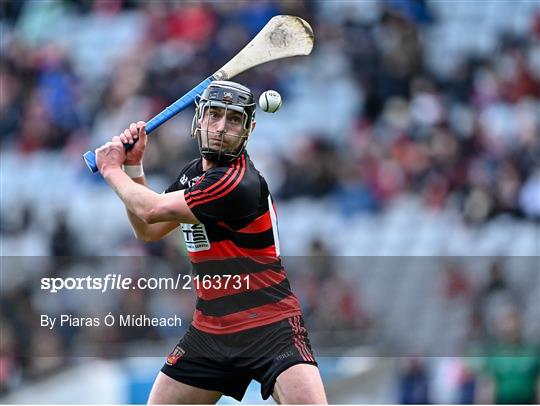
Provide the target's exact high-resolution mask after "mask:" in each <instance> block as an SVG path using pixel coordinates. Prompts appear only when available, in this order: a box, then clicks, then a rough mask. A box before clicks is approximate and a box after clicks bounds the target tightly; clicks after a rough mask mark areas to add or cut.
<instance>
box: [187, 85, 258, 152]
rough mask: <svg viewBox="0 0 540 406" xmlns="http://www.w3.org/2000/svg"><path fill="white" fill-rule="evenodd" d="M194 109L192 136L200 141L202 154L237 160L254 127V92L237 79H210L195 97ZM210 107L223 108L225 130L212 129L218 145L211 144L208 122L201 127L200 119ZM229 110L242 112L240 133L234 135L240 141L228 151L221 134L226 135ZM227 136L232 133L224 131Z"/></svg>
mask: <svg viewBox="0 0 540 406" xmlns="http://www.w3.org/2000/svg"><path fill="white" fill-rule="evenodd" d="M195 104H196V110H195V116H194V117H193V123H192V126H191V136H192V137H197V136H198V142H199V150H200V152H201V155H202V156H203V157H204V158H206V159H208V160H209V161H211V162H216V163H218V162H231V161H233V160H234V159H236V158H237V157H238V156H240V154H242V152H243V151H244V149H245V147H246V144H247V140H248V137H249V135H250V134H251V130H252V127H253V121H254V119H255V103H254V100H253V94H252V93H251V91H250V90H249V89H248V88H247V87H245V86H243V85H241V84H239V83H236V82H229V81H224V80H219V81H214V82H212V83H211V84H210V85H209V86H208V87H207V88H206V89H205V91H204V92H203V93H202V95H201V96H200V97H199V98H197V99H196V100H195ZM211 108H221V109H224V112H223V114H224V117H225V126H224V131H223V132H219V133H215V132H212V134H213V135H215V137H213V138H214V139H215V138H216V137H219V138H220V139H221V144H220V145H219V146H218V147H217V148H216V147H210V139H209V133H211V132H210V131H209V129H208V122H207V125H206V128H201V124H200V122H201V121H202V119H203V117H204V115H205V113H206V111H210V109H211ZM229 110H233V111H237V112H239V113H241V114H242V132H241V133H240V134H239V135H237V136H238V137H240V138H243V141H242V143H241V144H240V145H239V146H238V147H237V148H236V149H235V150H227V149H224V148H223V137H224V136H225V131H226V130H225V128H227V112H228V111H229ZM227 135H228V136H230V135H231V134H227ZM203 136H205V137H206V146H205V145H203V142H202V137H203Z"/></svg>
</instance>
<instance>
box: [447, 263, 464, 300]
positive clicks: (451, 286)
mask: <svg viewBox="0 0 540 406" xmlns="http://www.w3.org/2000/svg"><path fill="white" fill-rule="evenodd" d="M443 278H444V279H443V295H444V297H445V298H446V299H448V300H454V299H460V298H464V299H466V298H468V297H469V295H470V293H471V285H470V282H469V280H468V278H467V275H466V270H465V269H463V268H462V267H461V266H460V265H459V264H457V263H455V262H450V263H448V264H447V266H446V267H445V268H444V276H443Z"/></svg>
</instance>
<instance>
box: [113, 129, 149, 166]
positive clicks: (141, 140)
mask: <svg viewBox="0 0 540 406" xmlns="http://www.w3.org/2000/svg"><path fill="white" fill-rule="evenodd" d="M118 137H119V138H120V141H121V142H122V143H124V144H130V145H133V147H132V148H131V149H129V150H128V151H126V162H124V163H125V164H126V165H139V164H142V161H143V157H144V150H145V148H146V140H147V137H146V123H145V122H144V121H138V122H137V123H131V124H130V125H129V128H126V129H125V130H124V132H122V133H121V134H120V135H119V136H118Z"/></svg>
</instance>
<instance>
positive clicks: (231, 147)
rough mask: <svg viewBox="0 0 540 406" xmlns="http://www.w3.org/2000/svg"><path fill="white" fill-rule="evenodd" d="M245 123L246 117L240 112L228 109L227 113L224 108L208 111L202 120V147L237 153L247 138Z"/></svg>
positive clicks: (214, 108)
mask: <svg viewBox="0 0 540 406" xmlns="http://www.w3.org/2000/svg"><path fill="white" fill-rule="evenodd" d="M244 121H245V116H244V114H242V113H241V112H239V111H235V110H230V109H227V112H226V113H225V109H224V108H222V107H211V108H209V109H206V111H205V113H204V116H203V118H202V119H201V120H200V128H201V142H202V146H203V147H209V148H210V149H216V150H218V149H220V150H222V151H225V150H227V151H235V150H236V149H237V148H238V147H240V145H241V144H242V143H243V142H244V139H245V137H246V136H247V130H246V129H245V128H244Z"/></svg>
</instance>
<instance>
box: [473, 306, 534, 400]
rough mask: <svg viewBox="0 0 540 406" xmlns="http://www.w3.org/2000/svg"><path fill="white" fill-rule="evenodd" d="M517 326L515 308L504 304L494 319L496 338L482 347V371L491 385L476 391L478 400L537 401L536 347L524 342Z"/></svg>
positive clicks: (518, 323)
mask: <svg viewBox="0 0 540 406" xmlns="http://www.w3.org/2000/svg"><path fill="white" fill-rule="evenodd" d="M521 329H522V326H521V316H520V314H519V312H518V311H517V309H516V308H511V307H509V308H507V309H506V312H505V313H504V314H503V315H502V316H501V317H500V318H499V320H498V324H497V330H498V331H497V332H498V334H497V340H496V342H495V343H494V344H493V345H492V346H490V347H488V348H487V349H486V357H485V359H484V363H483V370H482V371H483V373H484V374H485V375H486V376H487V377H489V378H490V381H491V383H492V385H491V386H490V388H491V390H488V391H486V390H485V388H483V389H484V390H483V392H480V393H479V396H480V399H479V400H480V401H484V402H487V403H497V404H538V403H539V402H540V392H539V388H540V348H538V346H537V345H531V344H529V343H526V342H525V341H524V340H523V337H522V330H521ZM486 394H487V395H486ZM481 396H486V398H485V399H482V398H481ZM488 396H489V397H488Z"/></svg>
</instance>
